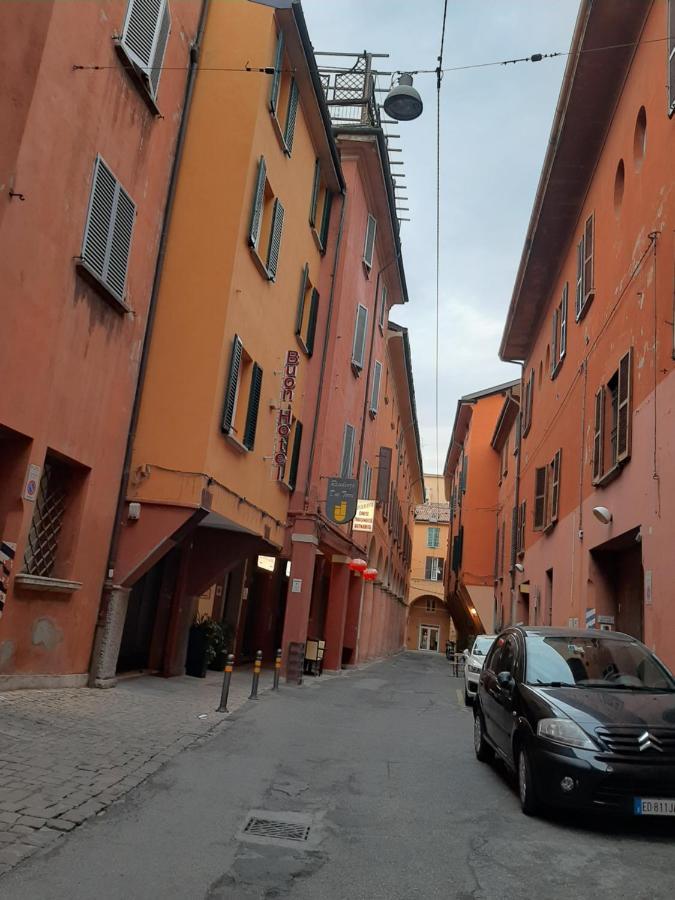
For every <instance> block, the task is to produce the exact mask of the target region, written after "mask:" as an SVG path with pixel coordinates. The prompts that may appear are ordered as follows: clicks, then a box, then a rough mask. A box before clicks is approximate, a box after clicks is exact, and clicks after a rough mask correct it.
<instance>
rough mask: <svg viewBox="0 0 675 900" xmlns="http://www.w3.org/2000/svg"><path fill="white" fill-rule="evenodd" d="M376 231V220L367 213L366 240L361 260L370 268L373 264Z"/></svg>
mask: <svg viewBox="0 0 675 900" xmlns="http://www.w3.org/2000/svg"><path fill="white" fill-rule="evenodd" d="M376 231H377V221H376V220H375V219H374V218H373V217H372V216H371V215H370V214H369V215H368V224H367V225H366V241H365V244H364V247H363V261H364V263H365V264H366V265H367V266H368V268H369V269H370V268H371V267H372V265H373V253H374V251H375V232H376Z"/></svg>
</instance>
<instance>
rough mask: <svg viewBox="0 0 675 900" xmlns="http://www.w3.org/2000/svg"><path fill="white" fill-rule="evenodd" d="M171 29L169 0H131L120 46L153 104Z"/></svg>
mask: <svg viewBox="0 0 675 900" xmlns="http://www.w3.org/2000/svg"><path fill="white" fill-rule="evenodd" d="M170 32H171V13H170V11H169V3H168V0H129V5H128V6H127V13H126V16H125V19H124V25H123V27H122V37H121V38H120V40H119V43H118V47H119V49H120V50H121V52H122V53H123V54H124V56H125V57H126V58H127V60H128V61H129V62H130V63H131V65H132V67H133V68H132V71H133V73H134V75H135V76H136V77H137V79H138V80H139V81H140V82H141V84H142V85H143V87H144V89H145V91H146V92H147V94H148V96H149V97H150V99H151V100H152V101H153V105H154V101H155V100H156V99H157V91H158V89H159V79H160V76H161V74H162V64H163V62H164V54H165V52H166V45H167V43H168V42H169V33H170Z"/></svg>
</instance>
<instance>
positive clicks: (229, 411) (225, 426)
mask: <svg viewBox="0 0 675 900" xmlns="http://www.w3.org/2000/svg"><path fill="white" fill-rule="evenodd" d="M243 349H244V345H243V344H242V342H241V338H240V337H239V335H238V334H235V336H234V341H233V342H232V356H231V357H230V372H229V375H228V377H227V387H226V389H225V404H224V406H223V421H222V424H221V428H222V430H223V432H224V433H225V434H229V433H230V431H231V430H232V421H233V419H234V408H235V405H236V402H237V386H238V384H239V367H240V366H241V354H242V351H243Z"/></svg>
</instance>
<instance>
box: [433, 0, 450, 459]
mask: <svg viewBox="0 0 675 900" xmlns="http://www.w3.org/2000/svg"><path fill="white" fill-rule="evenodd" d="M447 18H448V0H444V3H443V25H442V27H441V49H440V51H439V53H438V66H437V67H436V359H435V362H436V365H435V394H436V474H437V475H440V474H441V471H440V456H439V453H438V344H439V335H440V296H441V281H440V279H441V82H442V81H443V49H444V47H445V26H446V22H447Z"/></svg>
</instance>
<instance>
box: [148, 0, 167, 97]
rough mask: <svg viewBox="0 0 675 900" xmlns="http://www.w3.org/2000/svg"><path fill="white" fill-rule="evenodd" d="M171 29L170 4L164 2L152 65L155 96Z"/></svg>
mask: <svg viewBox="0 0 675 900" xmlns="http://www.w3.org/2000/svg"><path fill="white" fill-rule="evenodd" d="M170 31H171V13H170V12H169V4H168V3H165V4H164V9H163V11H162V17H161V19H160V23H159V30H158V32H157V40H156V41H155V49H154V51H153V53H152V62H151V65H150V85H151V87H152V96H153V98H156V97H157V90H158V88H159V79H160V77H161V74H162V64H163V63H164V54H165V53H166V45H167V44H168V42H169V33H170Z"/></svg>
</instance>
